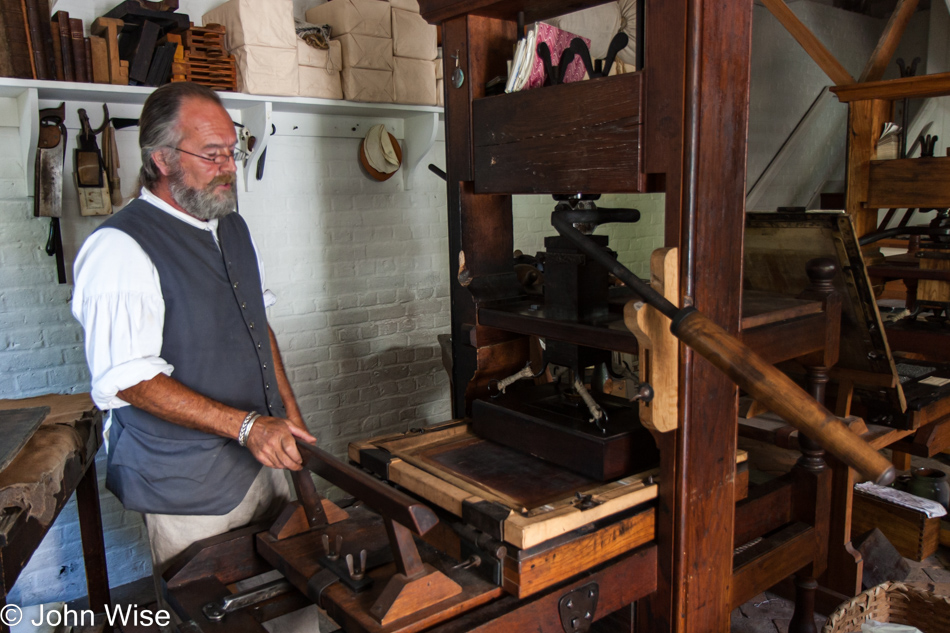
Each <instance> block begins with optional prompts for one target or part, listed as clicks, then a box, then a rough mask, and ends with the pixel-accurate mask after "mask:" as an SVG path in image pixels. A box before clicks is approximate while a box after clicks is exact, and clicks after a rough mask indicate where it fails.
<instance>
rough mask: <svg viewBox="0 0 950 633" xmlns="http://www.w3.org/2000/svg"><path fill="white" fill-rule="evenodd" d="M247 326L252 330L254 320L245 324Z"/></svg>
mask: <svg viewBox="0 0 950 633" xmlns="http://www.w3.org/2000/svg"><path fill="white" fill-rule="evenodd" d="M247 327H249V328H251V329H252V330H253V329H254V321H251V322H250V323H248V324H247Z"/></svg>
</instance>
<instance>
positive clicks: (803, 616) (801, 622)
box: [788, 574, 818, 633]
mask: <svg viewBox="0 0 950 633" xmlns="http://www.w3.org/2000/svg"><path fill="white" fill-rule="evenodd" d="M817 588H818V583H817V582H816V581H815V579H814V578H812V577H811V576H806V575H804V574H802V575H798V574H796V575H795V611H794V613H792V621H791V622H789V623H788V633H818V627H816V626H815V589H817Z"/></svg>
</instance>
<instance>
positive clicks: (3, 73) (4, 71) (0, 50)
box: [0, 7, 14, 77]
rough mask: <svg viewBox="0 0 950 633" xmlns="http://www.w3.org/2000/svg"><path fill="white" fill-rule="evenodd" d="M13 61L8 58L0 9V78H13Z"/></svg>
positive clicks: (5, 27)
mask: <svg viewBox="0 0 950 633" xmlns="http://www.w3.org/2000/svg"><path fill="white" fill-rule="evenodd" d="M13 76H14V75H13V59H11V58H10V42H9V41H8V40H7V23H6V20H5V19H4V16H3V9H2V7H0V77H13Z"/></svg>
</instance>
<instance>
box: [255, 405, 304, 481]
mask: <svg viewBox="0 0 950 633" xmlns="http://www.w3.org/2000/svg"><path fill="white" fill-rule="evenodd" d="M295 438H300V439H302V440H303V441H305V442H308V443H310V444H316V442H317V438H315V437H314V436H312V435H310V433H308V432H307V431H306V430H304V429H301V428H300V427H299V426H297V425H296V424H294V423H293V422H291V421H290V420H284V419H282V418H271V417H260V418H258V419H257V420H256V421H255V422H254V426H252V427H251V431H250V433H248V434H247V448H248V450H250V451H251V454H252V455H254V457H255V459H257V461H259V462H260V463H262V464H264V465H265V466H267V467H269V468H287V469H289V470H300V469H301V468H303V460H302V459H301V458H300V451H298V450H297V443H296V440H295Z"/></svg>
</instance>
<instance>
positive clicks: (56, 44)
mask: <svg viewBox="0 0 950 633" xmlns="http://www.w3.org/2000/svg"><path fill="white" fill-rule="evenodd" d="M49 27H50V32H51V33H52V34H53V61H54V62H55V63H56V79H57V80H59V81H66V74H65V72H63V45H62V42H60V39H59V22H57V21H56V20H50V23H49Z"/></svg>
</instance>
